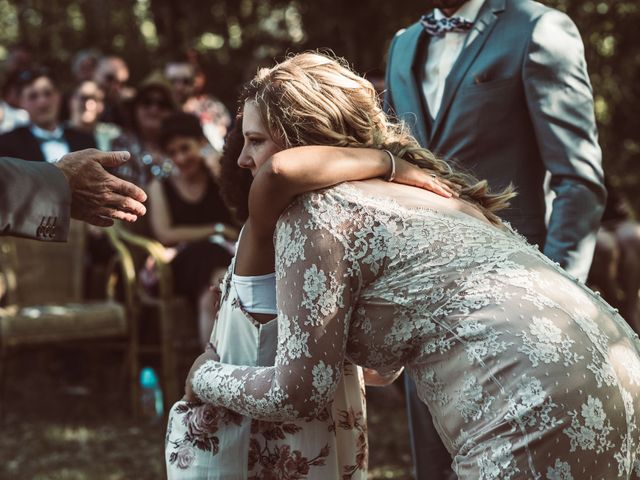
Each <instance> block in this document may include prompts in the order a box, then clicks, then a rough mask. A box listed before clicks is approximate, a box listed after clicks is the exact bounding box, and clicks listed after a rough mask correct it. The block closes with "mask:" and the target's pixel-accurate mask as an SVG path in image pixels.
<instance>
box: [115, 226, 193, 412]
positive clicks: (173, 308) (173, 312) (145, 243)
mask: <svg viewBox="0 0 640 480" xmlns="http://www.w3.org/2000/svg"><path fill="white" fill-rule="evenodd" d="M137 223H138V222H136V224H137ZM147 231H148V229H147ZM134 232H135V233H134ZM139 232H145V228H144V226H141V225H135V229H134V230H133V231H132V229H131V228H130V226H128V225H126V226H125V225H123V224H118V225H117V226H116V227H114V229H113V234H114V235H115V236H116V237H117V239H118V240H119V241H120V242H122V243H124V244H126V246H127V248H129V251H130V254H131V257H132V258H133V262H134V264H135V265H136V272H139V271H140V269H141V267H142V265H143V264H144V262H145V260H146V259H147V258H149V257H150V258H152V259H153V260H154V262H155V265H156V271H157V275H158V285H157V293H156V294H154V295H151V294H150V293H149V292H148V291H147V290H146V289H145V288H143V286H142V285H141V282H140V280H139V279H138V280H137V282H136V284H135V287H134V288H133V289H132V291H131V292H129V295H130V296H131V297H132V298H133V299H134V303H135V305H136V309H137V311H141V312H142V311H144V312H147V315H141V318H140V321H141V322H142V321H143V317H149V316H151V317H153V318H151V319H149V318H146V320H147V322H146V324H152V325H153V326H155V327H156V330H157V336H158V341H157V343H155V344H143V343H141V344H140V346H139V352H140V355H149V354H151V355H159V356H160V359H161V361H160V368H161V382H162V389H163V393H164V399H165V405H171V404H172V403H174V402H175V401H177V400H179V399H180V398H181V397H182V395H183V393H184V384H183V382H184V378H185V375H186V374H187V372H188V370H189V368H190V367H191V364H192V362H193V360H195V356H196V355H198V354H199V353H202V352H201V348H202V347H201V345H200V343H199V340H198V331H197V328H196V325H197V321H196V318H195V317H196V312H194V311H193V308H192V306H191V304H190V302H189V301H188V299H187V298H186V297H183V296H179V295H176V294H175V290H174V280H173V273H172V269H171V266H170V264H169V263H168V262H167V261H166V254H165V247H164V246H163V245H162V244H161V243H160V242H158V241H156V240H153V239H152V238H150V237H149V236H147V235H145V234H144V233H143V234H140V233H139ZM148 320H151V321H148Z"/></svg>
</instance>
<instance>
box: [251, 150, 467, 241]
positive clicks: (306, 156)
mask: <svg viewBox="0 0 640 480" xmlns="http://www.w3.org/2000/svg"><path fill="white" fill-rule="evenodd" d="M395 167H396V179H395V181H396V182H398V183H404V184H407V185H413V186H416V187H420V188H424V189H427V190H430V191H432V192H434V193H437V194H439V195H443V196H445V197H450V196H452V195H453V194H455V193H454V191H453V189H452V188H451V187H450V186H449V185H447V184H445V183H444V182H443V181H441V180H439V179H436V178H434V177H432V176H431V175H430V174H429V173H428V172H426V171H424V170H422V169H420V168H418V167H416V166H414V165H412V164H410V163H409V162H406V161H404V160H402V159H400V158H397V157H395ZM390 171H391V159H390V158H389V155H388V154H387V153H386V152H384V151H383V150H378V149H374V148H352V147H328V146H305V147H296V148H290V149H287V150H282V151H280V152H278V153H276V154H275V155H273V156H272V157H271V158H270V159H269V160H268V161H267V162H265V164H264V165H262V166H261V167H260V169H259V170H258V173H257V175H256V177H255V179H254V181H253V184H252V186H251V193H250V194H249V222H248V224H249V225H248V227H249V229H248V230H249V231H251V234H253V235H256V236H259V237H262V238H265V239H266V238H269V239H270V238H271V235H272V234H273V230H274V228H275V225H276V222H277V221H278V218H279V217H280V215H281V214H282V212H283V211H284V210H285V209H286V208H287V206H288V205H289V204H290V203H291V202H292V201H293V200H294V199H295V197H296V196H298V195H300V194H302V193H307V192H311V191H314V190H319V189H322V188H326V187H330V186H333V185H336V184H338V183H341V182H349V181H356V180H367V179H370V178H376V177H386V176H387V175H388V174H389V173H390ZM245 229H247V227H245ZM245 231H247V230H245Z"/></svg>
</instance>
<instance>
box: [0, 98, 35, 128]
mask: <svg viewBox="0 0 640 480" xmlns="http://www.w3.org/2000/svg"><path fill="white" fill-rule="evenodd" d="M27 123H29V114H28V113H27V111H26V110H22V109H21V108H13V107H12V106H11V105H9V104H8V103H7V102H5V101H4V100H0V133H6V132H10V131H11V130H13V129H14V128H17V127H21V126H23V125H26V124H27Z"/></svg>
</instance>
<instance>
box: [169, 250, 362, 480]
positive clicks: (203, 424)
mask: <svg viewBox="0 0 640 480" xmlns="http://www.w3.org/2000/svg"><path fill="white" fill-rule="evenodd" d="M234 265H235V259H234V261H233V262H232V264H231V265H230V267H229V271H228V272H227V275H226V276H225V279H224V280H223V282H222V285H221V290H222V298H221V305H220V310H219V313H218V318H217V321H216V324H215V327H214V330H213V333H212V335H211V341H212V343H213V344H214V345H215V347H216V351H217V352H218V355H219V356H220V359H221V360H222V361H224V362H228V363H235V364H240V365H251V366H256V365H260V366H266V365H273V364H274V358H275V354H276V344H277V337H278V329H277V327H278V324H277V322H276V321H275V320H272V321H270V322H267V323H265V324H260V323H258V322H256V321H255V320H254V319H253V318H252V317H251V315H250V314H248V313H247V312H246V311H245V310H244V308H243V306H242V304H241V302H240V300H239V297H238V294H237V289H236V288H235V287H234V283H235V282H234V280H233V276H232V272H233V270H234ZM273 295H275V291H274V292H273ZM367 448H368V445H367V420H366V409H365V397H364V381H363V378H362V369H361V368H358V367H356V366H355V365H353V364H351V363H345V365H344V374H343V376H342V380H341V381H340V382H339V384H338V385H337V387H336V389H335V393H334V395H333V398H332V399H331V401H330V402H329V403H328V405H327V406H326V408H320V409H318V410H317V415H315V416H314V418H309V419H305V420H295V421H278V422H270V421H261V420H255V419H251V418H249V417H246V416H242V415H238V414H237V413H235V412H233V411H231V410H227V409H225V408H221V407H215V406H213V405H210V404H202V405H197V404H191V403H188V402H184V401H179V402H177V403H176V404H174V406H173V408H172V409H171V411H170V413H169V420H168V426H167V435H166V445H165V460H166V466H167V476H168V478H169V480H245V479H250V480H269V479H273V480H287V479H291V480H293V479H295V480H327V479H344V480H366V478H367V460H368V450H367Z"/></svg>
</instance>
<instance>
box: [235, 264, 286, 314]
mask: <svg viewBox="0 0 640 480" xmlns="http://www.w3.org/2000/svg"><path fill="white" fill-rule="evenodd" d="M231 278H232V280H231V284H232V285H233V287H234V288H235V290H236V295H237V297H238V300H240V303H241V304H242V307H243V308H244V309H245V310H246V311H247V312H249V313H267V314H271V315H276V314H277V313H278V311H277V310H276V274H275V273H267V274H266V275H252V276H242V275H236V274H235V273H234V274H233V276H232V277H231Z"/></svg>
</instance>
